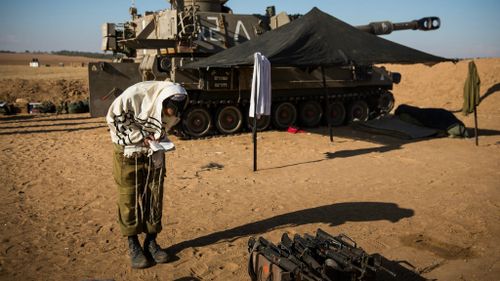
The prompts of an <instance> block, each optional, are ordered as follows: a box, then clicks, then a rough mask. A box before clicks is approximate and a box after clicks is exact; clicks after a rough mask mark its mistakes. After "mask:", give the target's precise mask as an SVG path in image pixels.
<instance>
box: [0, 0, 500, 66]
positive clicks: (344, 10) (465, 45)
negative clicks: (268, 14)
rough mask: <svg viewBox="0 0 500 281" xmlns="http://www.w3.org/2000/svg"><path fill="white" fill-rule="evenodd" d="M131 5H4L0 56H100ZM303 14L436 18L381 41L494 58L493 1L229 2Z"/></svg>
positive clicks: (13, 1)
mask: <svg viewBox="0 0 500 281" xmlns="http://www.w3.org/2000/svg"><path fill="white" fill-rule="evenodd" d="M131 3H132V1H131V0H45V1H40V0H4V1H2V2H1V4H0V5H1V6H0V50H12V51H24V50H30V51H58V50H75V51H90V52H100V50H99V48H100V43H101V33H100V26H101V24H102V23H104V22H124V21H126V20H128V19H129V15H128V7H129V6H130V4H131ZM270 5H274V6H276V10H277V12H279V11H286V12H288V13H301V14H304V13H307V12H308V11H309V10H310V9H311V8H313V7H315V6H316V7H318V8H320V9H321V10H323V11H325V12H327V13H329V14H331V15H333V16H335V17H337V18H339V19H341V20H343V21H345V22H347V23H350V24H353V25H361V24H365V23H368V22H371V21H380V20H391V21H394V22H396V21H407V20H413V19H418V18H421V17H424V16H439V17H440V18H441V29H439V30H437V31H433V32H417V31H403V32H398V33H394V34H392V35H389V36H385V38H386V39H389V40H392V41H395V42H398V43H401V44H404V45H407V46H410V47H413V48H416V49H419V50H422V51H426V52H429V53H432V54H435V55H440V56H446V57H458V58H464V57H500V19H499V17H498V13H499V12H500V1H499V0H476V1H471V0H435V1H410V0H399V1H396V0H377V1H370V0H365V1H361V0H337V1H334V0H308V1H303V0H296V1H292V0H266V1H265V0H252V1H244V0H230V1H229V2H228V6H230V7H231V8H232V9H233V11H234V13H235V14H252V13H260V14H262V13H264V11H265V8H266V7H267V6H270ZM136 6H137V8H138V10H139V13H143V12H144V11H146V10H148V11H150V10H152V11H155V10H160V9H164V8H167V7H170V4H169V3H168V1H165V0H136Z"/></svg>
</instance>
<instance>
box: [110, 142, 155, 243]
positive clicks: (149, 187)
mask: <svg viewBox="0 0 500 281" xmlns="http://www.w3.org/2000/svg"><path fill="white" fill-rule="evenodd" d="M113 156H114V157H113V176H114V179H115V182H116V184H117V187H118V223H119V225H120V231H121V233H122V234H123V235H124V236H130V235H136V234H140V233H143V232H144V233H159V232H160V231H161V229H162V227H161V217H162V203H163V181H164V177H165V159H164V158H163V159H162V160H161V161H162V165H161V166H160V167H158V168H155V167H154V165H153V163H152V159H151V157H147V156H146V155H139V156H136V157H131V158H128V157H124V156H123V146H121V145H117V144H114V151H113Z"/></svg>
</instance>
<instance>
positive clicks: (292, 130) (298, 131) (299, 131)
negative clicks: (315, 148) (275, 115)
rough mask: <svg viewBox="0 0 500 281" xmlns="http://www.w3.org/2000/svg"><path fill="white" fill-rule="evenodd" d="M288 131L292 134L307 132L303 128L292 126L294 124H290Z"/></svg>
mask: <svg viewBox="0 0 500 281" xmlns="http://www.w3.org/2000/svg"><path fill="white" fill-rule="evenodd" d="M287 132H289V133H291V134H297V133H305V132H306V131H304V130H301V129H299V128H296V127H292V126H290V127H288V130H287Z"/></svg>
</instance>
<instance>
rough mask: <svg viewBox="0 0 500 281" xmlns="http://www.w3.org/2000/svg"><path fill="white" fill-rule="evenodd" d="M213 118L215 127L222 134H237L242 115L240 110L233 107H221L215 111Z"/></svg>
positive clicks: (240, 125)
mask: <svg viewBox="0 0 500 281" xmlns="http://www.w3.org/2000/svg"><path fill="white" fill-rule="evenodd" d="M215 118H216V119H215V120H216V121H215V126H216V127H217V130H219V132H220V133H222V134H234V133H236V132H238V131H239V130H240V129H241V127H242V125H243V114H242V113H241V110H240V109H239V108H238V107H236V106H234V105H228V106H224V107H221V108H220V109H219V110H218V111H217V115H216V117H215Z"/></svg>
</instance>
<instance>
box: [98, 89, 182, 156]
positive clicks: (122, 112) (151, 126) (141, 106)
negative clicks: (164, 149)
mask: <svg viewBox="0 0 500 281" xmlns="http://www.w3.org/2000/svg"><path fill="white" fill-rule="evenodd" d="M177 94H180V95H187V92H186V90H185V89H184V88H183V87H182V86H180V85H179V84H176V83H172V82H167V81H146V82H140V83H137V84H135V85H132V86H131V87H129V88H127V89H126V90H125V91H124V92H123V93H122V94H121V95H120V96H119V97H117V98H116V99H115V100H114V101H113V103H112V104H111V106H110V108H109V110H108V114H107V116H106V122H107V123H108V126H109V129H110V134H111V140H112V142H113V143H116V144H119V145H124V146H129V145H137V146H142V142H143V140H144V138H145V137H147V136H148V135H150V134H153V136H154V138H155V139H159V138H160V136H161V135H162V132H163V131H164V129H163V124H162V107H163V104H162V103H163V101H164V100H165V99H166V98H168V97H171V96H173V95H177Z"/></svg>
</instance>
